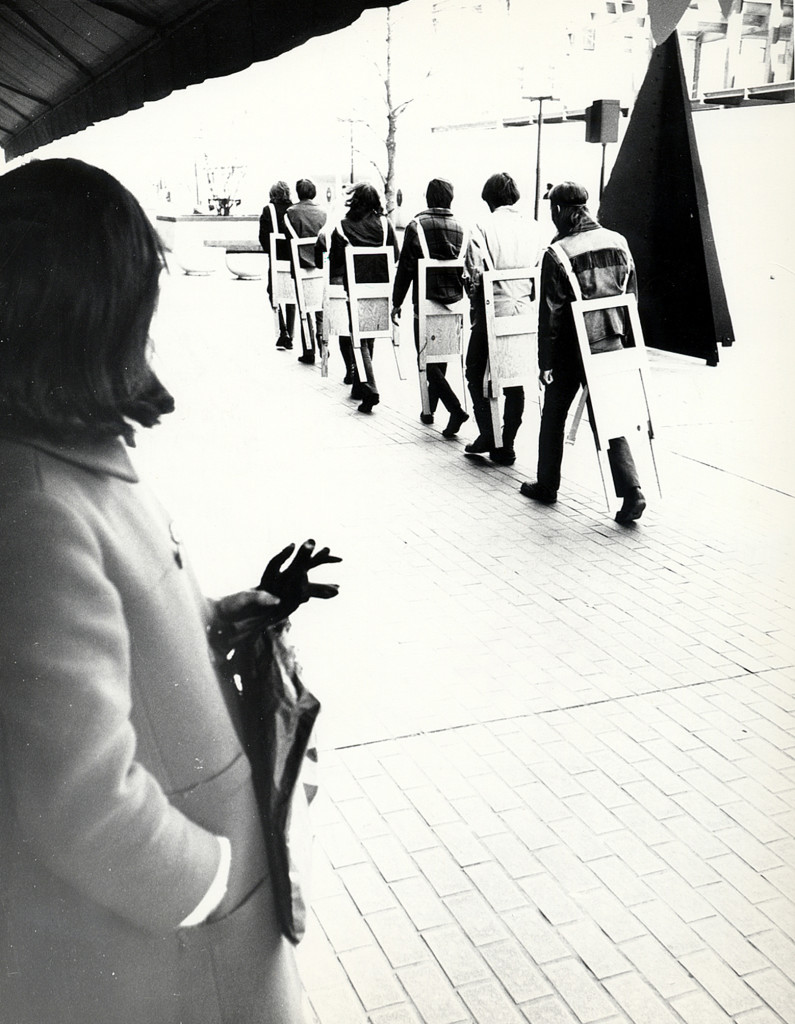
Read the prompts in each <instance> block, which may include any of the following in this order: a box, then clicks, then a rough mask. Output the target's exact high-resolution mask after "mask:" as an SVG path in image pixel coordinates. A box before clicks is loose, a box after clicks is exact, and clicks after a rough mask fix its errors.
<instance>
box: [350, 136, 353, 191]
mask: <svg viewBox="0 0 795 1024" xmlns="http://www.w3.org/2000/svg"><path fill="white" fill-rule="evenodd" d="M350 125H351V185H352V184H353V121H351V122H350Z"/></svg>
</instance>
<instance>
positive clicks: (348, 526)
mask: <svg viewBox="0 0 795 1024" xmlns="http://www.w3.org/2000/svg"><path fill="white" fill-rule="evenodd" d="M774 297H775V296H774ZM778 297H779V298H781V296H780V295H779V296H778ZM766 308H768V309H773V310H774V312H775V310H777V309H778V307H777V306H776V304H775V303H768V304H767V307H766ZM738 333H739V332H738ZM763 333H764V334H765V337H764V338H757V337H756V336H755V337H754V342H755V343H757V342H759V343H761V342H763V341H764V343H765V344H766V345H767V346H768V348H767V349H766V350H765V353H764V357H763V358H757V357H755V356H754V354H753V353H750V352H748V349H747V348H746V350H745V354H743V353H742V352H741V350H740V349H739V348H738V349H736V350H734V351H732V352H730V353H729V354H725V355H724V360H725V362H724V365H722V366H721V367H719V368H717V369H711V368H706V367H702V366H699V365H698V364H694V363H690V362H688V361H683V360H677V359H675V358H673V357H667V356H663V355H657V354H655V355H654V356H653V359H652V362H653V369H654V371H655V374H654V379H655V382H656V384H655V386H656V388H657V390H658V392H660V393H659V394H658V396H657V397H658V399H659V404H660V409H661V412H660V419H659V420H658V443H657V453H658V461H659V462H660V465H661V475H662V480H663V484H664V493H665V500H664V501H662V502H661V501H657V500H654V495H653V488H652V487H651V486H648V487H646V488H645V489H646V490H647V492H648V496H649V497H650V498H652V500H651V501H650V508H649V510H648V511H647V513H646V515H645V516H644V517H643V519H642V520H641V522H640V523H639V524H638V525H637V526H636V527H635V528H630V529H624V528H621V527H619V526H617V525H616V524H615V523H614V522H613V521H612V515H611V514H608V513H607V511H606V510H605V507H604V498H603V496H602V494H601V489H600V486H599V482H598V474H597V473H596V469H595V456H594V454H593V451H592V448H591V447H590V445H591V442H590V437H587V436H586V435H587V433H588V432H587V430H586V431H583V432H582V434H581V436H580V438H579V439H578V442H577V445H576V446H575V450H573V451H567V454H566V462H565V464H564V475H565V479H564V486H563V488H562V490H561V495H560V501H559V503H558V505H556V506H555V507H554V508H544V507H538V506H535V505H533V504H532V503H530V502H528V501H526V499H524V498H522V497H521V496H520V495H519V492H518V486H519V482H520V481H521V480H522V479H525V478H528V477H532V475H533V464H534V449H535V440H536V435H537V422H538V417H537V410H535V409H534V408H533V406H532V403H529V404H528V413H527V417H526V422H525V425H524V426H523V428H522V432H521V434H520V443H519V446H518V454H519V459H518V461H517V464H516V466H514V467H512V468H511V469H498V468H495V467H493V466H491V465H490V464H488V463H487V462H484V461H482V460H468V459H465V458H463V457H462V452H463V443H464V442H465V441H467V440H470V439H471V438H472V437H473V436H474V431H473V430H472V429H470V424H467V425H466V426H465V428H464V429H463V430H462V432H461V433H462V436H461V440H456V441H445V440H443V439H442V438H441V435H440V433H439V428H440V427H441V426H443V425H444V417H442V420H441V422H440V423H438V424H437V425H436V426H435V427H433V428H428V427H423V426H421V425H420V424H419V422H418V419H417V414H418V412H419V402H418V397H417V384H416V375H415V374H414V373H413V370H412V366H411V361H410V358H409V357H410V352H408V351H407V350H405V351H403V352H402V361H403V365H404V370H405V371H407V376H408V377H409V379H408V380H407V381H405V382H403V383H401V382H398V381H397V378H396V374H395V368H394V365H390V362H391V359H392V357H391V355H390V354H389V353H381V354H379V353H378V352H377V353H376V372H377V374H378V377H379V386H380V388H381V393H382V404H381V405H380V406H378V407H377V409H376V411H375V413H374V414H373V415H372V416H370V417H367V416H362V415H360V414H358V413H357V412H356V411H355V408H356V407H355V404H354V403H352V402H350V401H349V400H348V399H347V398H346V397H345V396H346V394H347V389H344V388H343V387H342V385H341V384H340V383H339V380H340V377H341V362H340V360H339V356H338V355H337V354H333V355H332V363H331V370H330V376H329V377H328V378H327V379H323V378H322V377H321V376H320V372H319V369H318V368H311V367H304V366H302V365H300V364H298V363H297V362H296V356H297V355H298V352H297V351H296V352H293V353H284V352H276V351H275V349H274V345H273V332H272V325H271V322H270V319H269V314H268V313H267V312H266V305H265V296H264V285H262V284H261V282H240V281H233V280H231V279H228V280H227V279H225V278H222V277H220V276H217V277H215V278H187V277H177V276H174V277H172V278H171V280H170V281H168V282H167V283H166V286H165V291H164V295H163V301H162V303H161V312H160V314H159V318H158V323H157V325H156V330H155V342H156V346H157V351H158V358H159V360H160V365H161V369H162V372H163V376H164V378H165V380H166V382H167V384H168V385H169V386H170V387H171V388H172V390H173V391H174V392H175V394H176V396H177V398H178V402H179V408H178V413H177V414H175V415H174V416H173V417H171V418H170V422H167V423H165V424H164V425H163V426H162V427H160V428H158V429H157V430H156V431H153V432H151V435H150V436H147V437H143V438H142V439H141V447H140V449H139V454H138V459H139V461H140V462H141V463H142V468H143V470H144V472H145V473H146V475H147V478H148V479H150V480H153V482H154V484H155V487H156V488H157V490H158V491H159V493H160V495H161V496H162V497H163V499H164V501H165V502H166V504H168V505H169V506H170V508H171V509H172V511H173V512H174V513H175V514H176V515H177V516H178V517H179V519H180V520H181V526H182V532H183V533H184V535H185V537H186V540H187V541H188V545H189V549H190V550H191V551H192V554H193V560H194V561H195V562H196V564H197V567H198V570H199V573H200V576H201V578H202V579H203V581H204V583H205V586H206V588H207V589H208V591H209V592H211V593H221V592H225V591H230V590H236V589H240V588H241V587H243V586H247V585H251V583H253V582H255V580H256V579H257V578H258V576H259V573H260V570H261V567H262V565H263V564H264V562H265V560H266V559H267V557H269V556H270V555H271V554H272V553H273V552H274V551H276V550H278V549H279V548H280V547H282V546H283V545H284V544H285V543H287V542H288V541H290V540H296V541H299V542H300V541H301V540H302V539H304V537H307V536H314V537H316V538H317V540H318V541H319V542H320V543H323V544H329V545H330V546H331V547H332V550H334V551H336V552H338V553H339V554H342V555H343V556H344V559H345V561H344V562H343V563H342V564H341V565H340V566H334V567H330V568H329V569H328V570H327V571H326V572H325V578H327V579H329V580H335V581H338V582H340V583H341V585H342V589H341V593H340V597H339V598H338V599H336V600H335V601H332V602H314V604H313V605H310V606H307V607H306V608H305V609H302V610H301V611H300V613H299V614H298V615H296V617H295V623H294V627H293V633H292V636H293V640H294V642H295V644H296V647H297V649H298V651H299V655H300V658H301V661H302V662H303V665H304V669H305V678H306V681H307V684H308V685H309V686H310V688H311V689H313V690H314V692H316V693H317V695H318V696H319V697H320V698H321V700H322V701H323V704H324V713H323V719H324V721H323V731H322V733H321V741H322V748H323V749H322V775H321V784H322V790H321V795H320V797H319V798H318V800H317V802H316V804H315V805H314V806H315V811H316V825H317V829H318V849H317V863H316V872H315V878H314V890H315V891H314V916H313V920H312V922H311V927H310V929H309V932H308V934H307V937H306V939H305V940H304V942H303V943H302V944H301V946H300V947H299V958H300V962H301V966H302V973H303V976H304V979H305V983H306V986H307V989H308V991H309V995H310V998H311V1001H312V1004H313V1007H314V1010H315V1013H316V1015H317V1018H318V1020H319V1021H320V1022H321V1024H359V1022H362V1024H363V1022H369V1024H404V1022H415V1024H416V1022H418V1021H424V1022H427V1024H457V1022H473V1021H477V1022H479V1024H502V1022H519V1021H530V1022H532V1024H558V1022H573V1021H579V1022H581V1024H591V1022H594V1024H595V1022H600V1024H601V1022H604V1024H608V1022H609V1024H618V1022H620V1021H624V1022H626V1021H631V1022H633V1024H673V1022H679V1024H681V1022H686V1024H713V1022H715V1024H717V1022H726V1021H736V1022H738V1024H772V1022H781V1021H785V1022H795V944H793V943H792V941H791V940H790V937H789V936H791V935H792V933H793V929H794V928H795V906H794V905H793V904H794V903H795V842H794V841H793V831H795V806H794V803H793V789H794V788H795V732H794V730H793V721H794V720H793V716H792V711H793V710H794V709H795V696H793V685H792V683H793V664H794V663H795V629H794V628H793V625H794V624H793V611H792V608H793V585H792V579H793V574H792V554H793V534H792V521H793V509H794V508H795V501H794V500H793V498H792V493H793V490H792V489H790V484H789V482H788V481H789V478H788V477H787V475H786V473H787V466H790V467H791V465H792V458H791V456H790V454H789V453H790V452H791V451H792V448H791V447H789V450H786V448H787V445H788V444H789V438H790V437H791V431H792V426H791V424H790V423H789V421H788V419H787V418H786V416H784V415H783V412H779V406H777V405H775V402H774V400H775V399H776V398H777V397H778V396H779V393H780V394H781V395H782V396H783V395H784V394H785V387H784V384H785V374H784V373H783V372H782V373H781V374H778V375H777V376H775V377H773V378H772V379H771V380H769V381H768V383H767V384H766V387H765V390H764V392H763V395H764V399H763V400H762V401H758V402H757V401H756V400H755V399H754V397H753V396H754V391H753V390H751V389H749V382H750V381H751V376H750V373H751V370H752V369H753V368H754V367H756V366H762V367H765V368H767V369H768V370H769V369H770V367H771V366H772V365H774V362H775V360H774V356H775V359H776V360H777V359H778V357H779V355H780V353H781V351H783V347H784V346H783V344H782V343H781V337H782V336H781V335H780V334H778V333H776V332H775V331H774V330H771V331H769V332H768V331H763ZM738 345H739V343H738ZM771 349H775V352H773V351H771ZM735 352H738V353H740V359H738V360H736V361H735V364H734V365H732V360H731V358H730V357H734V355H735ZM775 365H776V366H781V364H780V363H778V362H775ZM707 375H708V376H707ZM789 379H790V380H791V379H792V377H791V376H790V377H789ZM738 395H739V396H742V398H743V402H742V403H741V404H740V405H739V406H738V405H737V402H736V398H737V396H738ZM749 396H750V397H749ZM732 399H734V401H731V400H732ZM774 406H775V407H774ZM729 410H731V411H729ZM699 418H700V420H701V422H697V420H698V419H699ZM739 437H741V438H742V444H739V443H738V440H737V439H738V438H739ZM755 450H757V451H758V452H759V453H760V454H759V458H757V459H754V458H753V453H754V451H755ZM782 452H783V453H784V456H783V457H780V456H781V453H782ZM788 490H789V493H787V491H788Z"/></svg>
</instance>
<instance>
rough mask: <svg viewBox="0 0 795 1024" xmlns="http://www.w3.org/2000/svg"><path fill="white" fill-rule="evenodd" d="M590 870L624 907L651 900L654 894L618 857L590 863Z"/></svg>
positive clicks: (604, 858)
mask: <svg viewBox="0 0 795 1024" xmlns="http://www.w3.org/2000/svg"><path fill="white" fill-rule="evenodd" d="M589 867H590V869H591V870H592V871H593V873H594V874H595V875H596V876H597V878H599V879H600V881H602V882H603V883H604V884H605V885H606V886H607V888H608V889H609V890H610V891H611V892H613V893H615V895H616V896H617V897H618V898H619V900H621V902H622V903H623V904H624V906H626V907H632V906H634V905H635V904H636V903H645V902H646V901H647V900H650V899H653V897H654V893H653V892H652V891H651V889H649V887H648V886H647V885H645V884H644V883H643V882H642V881H641V880H640V879H639V878H638V876H637V875H636V874H635V872H634V871H633V870H632V869H631V868H630V867H628V866H627V865H626V864H625V863H624V862H623V861H622V860H621V858H620V857H603V858H600V859H599V860H594V861H591V862H590V865H589Z"/></svg>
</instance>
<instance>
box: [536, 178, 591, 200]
mask: <svg viewBox="0 0 795 1024" xmlns="http://www.w3.org/2000/svg"><path fill="white" fill-rule="evenodd" d="M544 198H545V199H548V200H549V201H550V202H551V203H555V205H556V206H585V204H586V203H587V202H588V189H587V188H584V187H583V186H582V185H578V184H577V182H576V181H562V182H561V183H560V184H559V185H555V186H554V187H553V188H551V189H550V190H549V191H548V192H547V194H546V195H545V196H544Z"/></svg>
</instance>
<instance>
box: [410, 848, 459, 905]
mask: <svg viewBox="0 0 795 1024" xmlns="http://www.w3.org/2000/svg"><path fill="white" fill-rule="evenodd" d="M414 860H415V861H416V863H417V866H418V867H419V869H420V871H421V872H422V874H423V876H424V877H425V878H427V879H428V881H429V882H430V883H431V885H432V886H433V887H434V889H435V890H436V892H437V893H438V894H439V896H450V895H452V894H453V893H456V892H466V891H467V890H469V889H471V888H472V880H471V879H470V877H469V876H468V875H467V874H466V872H465V871H464V870H463V869H462V868H461V867H459V865H458V864H457V863H456V861H455V860H454V859H453V858H452V857H451V856H450V854H449V853H448V852H447V850H446V849H444V848H443V847H434V848H433V849H431V850H418V851H417V853H415V854H414Z"/></svg>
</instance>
